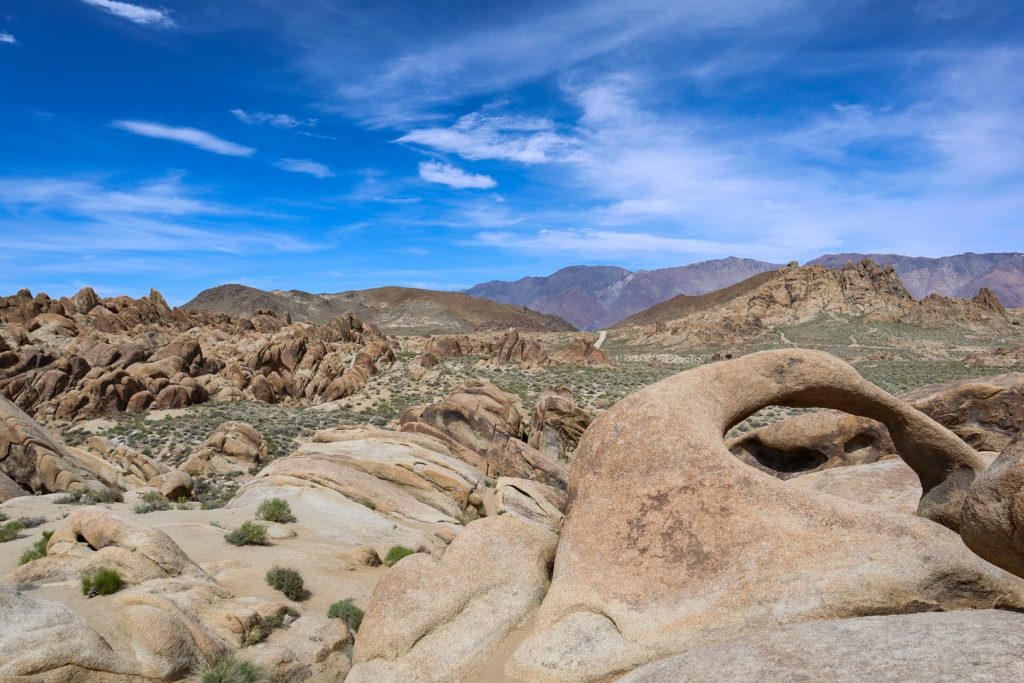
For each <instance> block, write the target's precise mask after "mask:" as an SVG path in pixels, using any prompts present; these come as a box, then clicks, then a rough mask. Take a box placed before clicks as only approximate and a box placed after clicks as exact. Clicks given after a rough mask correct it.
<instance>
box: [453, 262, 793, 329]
mask: <svg viewBox="0 0 1024 683" xmlns="http://www.w3.org/2000/svg"><path fill="white" fill-rule="evenodd" d="M780 267H781V266H779V265H777V264H773V263H766V262H764V261H755V260H753V259H738V258H732V257H730V258H725V259H718V260H714V261H703V262H701V263H694V264H691V265H687V266H679V267H676V268H662V269H659V270H641V271H637V272H630V271H628V270H625V269H624V268H618V267H614V266H570V267H568V268H563V269H562V270H559V271H558V272H556V273H553V274H552V275H549V276H547V277H526V278H522V279H520V280H516V281H514V282H506V281H502V280H494V281H491V282H485V283H483V284H479V285H476V286H474V287H471V288H470V289H468V290H466V294H469V295H472V296H480V297H486V298H488V299H492V300H494V301H499V302H502V303H511V304H519V305H521V306H529V307H530V308H532V309H534V310H537V311H543V312H544V313H551V314H554V315H558V316H561V317H562V318H565V319H566V320H568V321H569V322H571V323H572V324H574V325H576V326H577V327H580V328H582V329H599V328H603V327H609V326H611V325H614V324H615V323H617V322H618V321H620V320H622V319H623V318H625V317H627V316H629V315H632V314H633V313H637V312H639V311H643V310H645V309H647V308H649V307H651V306H653V305H654V304H657V303H660V302H662V301H665V300H666V299H670V298H672V297H674V296H676V295H678V294H689V295H698V294H705V293H707V292H711V291H714V290H717V289H721V288H723V287H728V286H729V285H732V284H735V283H737V282H740V281H742V280H745V279H747V278H749V277H751V276H753V275H757V274H758V273H763V272H765V271H771V270H776V269H778V268H780Z"/></svg>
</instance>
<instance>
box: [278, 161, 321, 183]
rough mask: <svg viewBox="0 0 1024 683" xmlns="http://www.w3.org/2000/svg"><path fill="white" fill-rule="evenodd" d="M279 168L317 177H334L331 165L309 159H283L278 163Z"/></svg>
mask: <svg viewBox="0 0 1024 683" xmlns="http://www.w3.org/2000/svg"><path fill="white" fill-rule="evenodd" d="M274 165H275V166H277V167H278V168H280V169H282V170H285V171H290V172H292V173H305V174H306V175H311V176H313V177H315V178H332V177H334V173H333V172H332V171H331V169H330V167H328V166H327V165H325V164H321V163H319V162H316V161H311V160H309V159H281V160H280V161H278V162H277V163H276V164H274Z"/></svg>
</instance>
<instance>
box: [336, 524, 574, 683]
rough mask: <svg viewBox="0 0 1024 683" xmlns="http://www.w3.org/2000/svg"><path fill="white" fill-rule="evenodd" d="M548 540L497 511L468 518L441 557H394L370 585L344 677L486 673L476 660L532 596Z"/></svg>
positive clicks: (551, 544)
mask: <svg viewBox="0 0 1024 683" xmlns="http://www.w3.org/2000/svg"><path fill="white" fill-rule="evenodd" d="M556 543H557V537H556V536H555V534H553V533H552V532H551V531H549V530H547V529H545V528H543V527H541V526H538V525H535V524H532V523H530V522H526V521H523V520H521V519H518V518H517V517H514V516H512V515H504V516H501V517H492V518H488V519H482V520H478V521H476V522H473V523H472V524H470V525H469V526H468V527H466V530H465V531H464V532H462V534H460V535H459V536H458V537H457V538H456V539H455V540H454V541H453V542H452V544H451V545H450V546H449V547H448V550H447V551H446V552H445V554H444V557H442V558H441V560H435V559H434V558H432V557H430V556H428V555H413V556H411V557H408V558H406V559H404V560H402V561H401V562H399V563H398V564H397V565H395V567H394V568H393V569H392V570H391V571H390V572H388V574H387V575H385V577H384V578H383V579H382V580H381V581H380V583H378V584H377V587H376V589H375V590H374V592H373V597H372V598H371V599H370V605H369V607H368V609H367V611H366V617H365V618H364V619H363V623H362V626H361V627H360V629H359V638H358V639H357V640H356V646H355V649H354V650H353V653H352V655H353V657H352V659H353V662H354V664H355V666H354V667H353V668H352V672H351V673H350V674H349V677H348V678H347V679H346V680H347V681H350V683H371V682H373V683H376V682H377V681H408V682H410V683H414V682H417V681H423V682H426V681H478V680H486V677H481V676H480V675H479V673H478V672H477V670H476V668H477V667H478V666H479V664H480V660H481V659H486V657H487V656H488V655H489V654H491V653H492V652H493V650H494V649H495V648H496V647H497V646H498V644H499V643H500V641H501V640H502V638H504V637H505V636H506V635H507V634H508V633H509V632H510V631H511V630H512V629H513V628H515V627H516V626H517V625H519V624H520V623H521V622H522V621H523V620H524V619H525V618H526V617H527V615H528V614H529V613H530V611H531V610H532V609H533V608H534V607H536V606H537V604H539V603H540V600H541V598H542V597H543V595H544V589H545V587H546V585H547V581H548V576H549V573H550V564H551V560H552V558H553V556H554V552H555V545H556Z"/></svg>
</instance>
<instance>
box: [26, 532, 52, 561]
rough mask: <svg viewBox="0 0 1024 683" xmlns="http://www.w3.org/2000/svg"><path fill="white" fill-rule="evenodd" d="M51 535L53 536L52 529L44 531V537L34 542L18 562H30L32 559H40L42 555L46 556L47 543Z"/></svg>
mask: <svg viewBox="0 0 1024 683" xmlns="http://www.w3.org/2000/svg"><path fill="white" fill-rule="evenodd" d="M50 536H53V532H52V531H44V532H43V537H42V538H40V539H39V540H38V541H36V542H35V543H33V544H32V547H30V548H29V549H28V550H26V551H25V552H23V553H22V554H21V559H19V560H18V564H28V563H29V562H31V561H32V560H38V559H39V558H41V557H46V544H47V543H49V542H50Z"/></svg>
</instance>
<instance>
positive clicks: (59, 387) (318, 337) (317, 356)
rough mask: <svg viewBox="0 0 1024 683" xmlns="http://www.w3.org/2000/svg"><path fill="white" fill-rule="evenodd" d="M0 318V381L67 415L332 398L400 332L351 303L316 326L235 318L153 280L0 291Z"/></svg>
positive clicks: (383, 354)
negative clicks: (188, 304) (351, 308)
mask: <svg viewBox="0 0 1024 683" xmlns="http://www.w3.org/2000/svg"><path fill="white" fill-rule="evenodd" d="M94 301H95V303H94ZM76 302H77V303H76ZM90 304H92V305H91V307H90V308H88V310H83V308H84V307H85V306H89V305H90ZM0 329H2V331H3V334H2V335H0V336H2V337H4V339H5V342H4V345H5V348H4V349H3V350H0V393H2V394H3V395H6V396H7V397H9V398H10V399H11V400H12V401H13V402H14V403H15V404H17V405H18V406H19V407H21V408H22V409H24V410H26V411H27V412H29V413H31V414H33V415H37V416H46V417H57V418H61V419H76V418H78V417H81V416H86V415H96V414H101V413H105V412H112V411H124V410H132V411H138V410H145V409H147V408H150V409H164V408H181V407H184V406H188V405H192V404H196V403H202V402H204V401H207V400H210V399H214V400H227V401H237V400H247V399H248V400H252V399H255V400H260V401H267V402H280V401H290V402H300V401H331V400H335V399H337V398H342V397H344V396H348V395H350V394H352V393H354V392H356V391H358V390H359V389H360V388H361V387H362V386H363V384H364V383H365V382H366V380H367V379H368V378H369V377H370V376H371V375H372V374H373V373H374V372H376V369H377V364H378V363H382V362H383V363H390V362H393V361H394V351H393V349H392V345H393V342H392V341H390V340H388V339H387V338H386V337H384V336H383V335H382V334H381V333H380V330H378V329H377V328H375V327H374V326H372V325H369V324H364V323H363V322H362V321H360V320H358V319H357V318H354V317H352V316H350V315H345V316H340V317H338V318H336V319H333V320H331V321H329V322H327V323H325V324H323V325H319V326H313V325H310V324H307V323H299V324H290V323H289V322H288V321H286V320H284V319H280V318H276V317H274V316H272V315H266V314H264V313H257V314H256V315H255V316H253V317H252V318H247V319H232V318H230V317H228V316H226V315H222V314H214V313H207V312H204V311H194V310H193V311H184V310H181V309H175V310H171V309H170V308H169V307H168V306H167V304H166V302H164V300H163V298H162V297H161V296H160V295H159V293H157V292H153V293H151V294H150V296H148V297H143V298H141V299H130V298H128V297H117V298H115V299H103V300H98V299H96V298H95V293H94V292H93V293H90V292H89V291H83V292H79V294H78V295H76V297H75V298H72V299H64V300H61V301H59V302H54V301H51V300H50V299H49V298H48V297H46V295H45V294H41V295H39V296H37V297H35V298H32V297H31V295H30V294H28V293H19V294H18V295H16V296H14V297H6V298H0ZM22 330H23V331H22ZM7 340H10V341H7Z"/></svg>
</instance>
